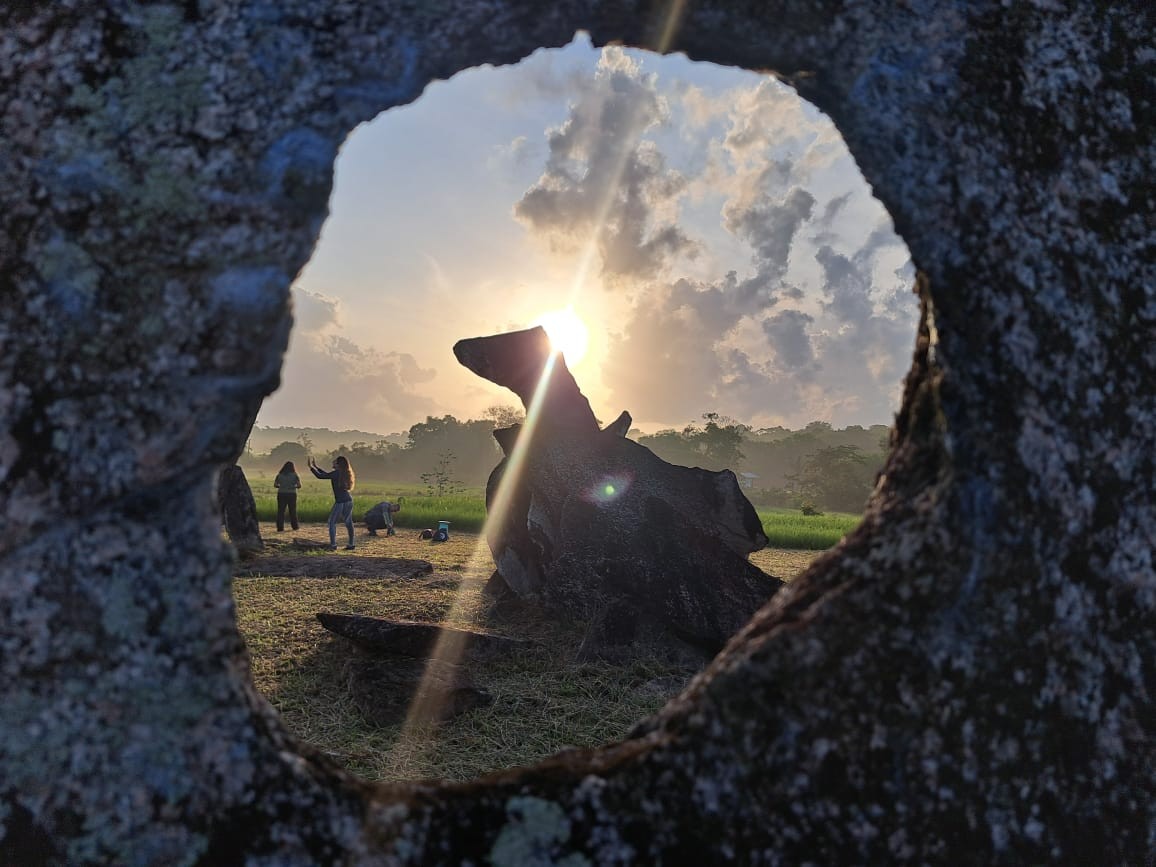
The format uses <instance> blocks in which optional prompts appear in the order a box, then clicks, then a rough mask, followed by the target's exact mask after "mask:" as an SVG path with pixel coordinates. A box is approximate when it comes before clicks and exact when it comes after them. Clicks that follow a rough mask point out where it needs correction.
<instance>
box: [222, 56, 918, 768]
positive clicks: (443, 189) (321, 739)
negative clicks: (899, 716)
mask: <svg viewBox="0 0 1156 867" xmlns="http://www.w3.org/2000/svg"><path fill="white" fill-rule="evenodd" d="M911 285H912V269H911V266H910V260H909V256H908V252H907V249H906V247H905V245H904V244H903V242H902V241H901V240H900V238H899V237H898V236H897V235H896V234H895V233H894V230H893V228H892V224H891V220H890V218H889V217H888V216H887V214H886V213H885V211H884V209H883V207H882V206H881V205H880V204H879V202H877V201H876V200H875V199H874V198H872V196H871V195H870V191H869V190H868V188H867V185H866V183H865V182H864V180H863V178H862V176H861V175H860V174H859V171H858V169H857V168H856V166H855V164H854V161H853V160H852V158H851V156H850V155H849V153H848V152H847V149H846V147H845V145H844V143H843V141H842V138H841V137H840V135H839V134H838V132H837V131H836V129H835V127H834V125H833V124H832V123H831V122H830V120H829V119H827V118H826V117H825V116H824V115H822V114H821V113H820V112H819V111H818V110H817V109H815V108H814V107H813V106H811V105H809V104H808V103H806V102H804V101H802V100H801V99H799V98H798V96H797V95H796V94H795V92H794V91H793V90H792V89H790V88H789V87H787V86H785V85H783V84H781V83H780V82H778V81H776V80H774V79H773V78H770V77H767V76H764V75H759V74H755V73H751V72H747V71H743V70H736V69H730V68H724V67H718V66H714V65H712V64H705V63H694V62H690V61H688V60H687V59H686V58H685V57H682V56H675V55H671V56H659V55H656V54H651V53H647V52H643V51H634V50H623V49H619V48H613V47H612V48H607V49H604V50H597V49H595V48H593V47H592V46H591V44H590V43H589V41H588V40H587V39H586V38H585V37H583V36H582V35H579V36H578V37H577V38H576V39H575V41H574V42H573V43H571V44H570V45H569V46H567V47H565V48H562V49H556V50H542V51H539V52H536V53H535V54H533V55H532V56H530V57H529V58H527V59H526V60H524V61H523V62H522V63H520V64H517V65H516V66H509V67H502V68H478V69H472V70H468V71H466V72H463V73H461V74H459V75H457V76H455V77H454V78H453V79H452V80H450V81H448V82H438V83H434V84H432V85H430V86H429V88H428V89H427V90H426V92H425V94H424V95H423V96H422V97H421V98H420V99H419V100H418V101H417V102H415V103H413V104H411V105H409V106H405V107H402V108H397V109H393V110H390V111H388V112H386V113H384V114H383V115H382V116H380V117H378V118H377V119H376V120H375V121H373V122H372V123H367V124H364V125H362V126H361V127H359V128H358V129H357V130H355V131H354V132H353V133H352V134H351V135H350V136H349V138H348V140H347V141H346V143H345V145H344V147H343V149H342V151H341V154H340V156H339V158H338V161H337V165H336V168H335V186H334V192H333V196H332V200H331V214H330V217H329V219H328V221H327V222H326V224H325V226H324V229H323V231H322V234H321V238H320V241H319V243H318V246H317V249H316V251H315V254H314V256H313V259H312V260H311V262H310V263H309V265H308V266H307V267H306V268H305V270H304V271H303V272H302V273H301V275H300V277H299V279H298V281H297V283H296V285H295V287H294V290H293V296H294V305H295V308H294V309H295V325H294V332H293V336H292V339H291V343H290V348H289V352H288V356H287V358H286V361H285V366H284V370H283V384H282V387H281V389H280V390H279V391H278V392H277V393H276V394H274V395H272V396H271V397H270V398H269V399H268V400H267V401H266V403H265V405H264V407H263V408H262V410H261V413H260V415H259V416H258V419H257V424H256V425H255V427H254V429H253V431H252V433H251V436H250V440H249V446H248V449H247V451H246V454H245V455H244V456H243V459H242V463H243V465H244V466H245V468H246V471H247V473H248V475H249V479H250V482H251V484H252V487H253V490H254V494H255V495H256V497H257V500H258V505H259V510H260V512H261V517H262V520H263V524H262V531H263V535H264V537H265V540H266V542H267V543H268V548H269V550H268V551H267V554H266V556H273V555H275V556H279V557H282V556H283V557H286V558H290V559H292V558H293V557H296V559H297V561H299V562H300V563H305V564H309V565H311V567H312V568H313V569H314V570H317V569H321V571H322V572H324V569H323V568H322V567H320V566H318V565H317V564H318V563H324V562H331V563H334V564H340V565H334V566H333V567H332V570H331V571H333V572H334V573H335V575H337V576H338V577H325V578H316V577H292V575H287V576H285V577H276V578H269V577H263V578H260V579H253V578H246V577H239V578H238V580H237V581H236V583H235V593H236V597H237V602H238V613H239V620H240V626H241V629H242V631H243V632H244V634H245V636H246V639H247V642H248V646H249V651H250V654H251V656H252V659H253V677H254V680H255V683H256V685H257V687H258V688H259V689H260V690H261V691H262V693H264V694H265V695H266V696H267V697H268V699H269V700H270V701H271V702H272V704H273V705H274V706H275V707H277V708H278V709H279V711H280V712H281V715H282V717H283V719H284V720H285V723H286V725H287V726H288V728H289V729H290V730H291V731H292V732H294V733H295V734H296V735H298V736H299V737H301V738H302V739H304V740H305V741H308V742H310V743H312V744H314V745H316V746H318V747H320V748H321V749H323V750H325V751H327V752H329V753H330V754H331V755H333V756H334V757H335V758H336V759H337V760H338V761H339V762H340V763H342V764H343V765H345V766H346V767H348V768H349V769H350V770H352V771H354V772H356V773H358V774H360V775H362V776H364V777H367V778H370V779H380V780H397V779H414V778H427V777H445V778H455V779H460V778H468V777H472V776H475V775H477V774H479V773H482V772H485V771H489V770H493V769H497V768H501V767H506V766H510V765H514V764H526V763H531V762H534V761H536V760H537V759H539V758H541V757H543V756H545V755H549V754H552V753H554V752H556V751H558V750H559V749H561V748H563V747H565V746H594V745H598V744H601V743H604V742H606V741H609V740H615V739H618V738H621V737H622V736H624V735H625V734H626V732H627V731H628V730H629V728H630V727H631V725H632V724H633V723H634V722H635V721H637V720H638V719H640V718H642V717H644V716H646V715H647V714H649V713H651V712H653V711H655V710H656V709H657V708H659V707H660V706H661V705H662V704H663V703H664V702H665V701H666V700H667V699H668V698H669V697H670V696H671V695H672V694H674V693H675V692H677V691H678V689H679V688H680V687H681V686H682V685H683V684H684V683H685V682H686V679H687V676H688V667H687V666H688V663H687V662H686V661H685V660H673V661H672V660H671V659H668V658H660V657H648V656H646V655H635V656H632V657H630V658H627V659H624V660H618V661H614V660H609V661H608V660H605V659H601V660H595V661H588V662H577V661H576V653H577V651H578V649H579V647H580V646H581V645H582V642H583V640H584V635H585V633H584V627H583V626H581V625H578V624H571V625H567V624H565V623H562V622H560V621H559V620H558V619H557V618H546V617H543V616H542V614H541V612H539V611H538V610H536V609H534V608H533V607H532V606H517V605H510V606H498V607H497V608H495V607H494V606H491V605H489V604H488V603H486V602H485V601H484V599H483V595H482V590H483V585H484V584H485V582H486V581H487V579H488V578H489V576H490V574H491V573H492V572H493V570H494V563H493V560H492V558H491V554H490V550H489V548H488V547H487V545H486V543H485V539H484V536H483V535H481V532H480V531H481V530H482V524H483V521H484V518H485V509H484V504H483V490H484V487H485V484H486V478H487V476H488V474H489V473H490V471H491V470H492V469H493V467H494V466H495V464H496V463H497V462H498V460H499V459H500V457H501V452H500V451H499V449H498V447H497V445H496V443H495V441H494V439H493V437H492V433H491V432H492V430H493V429H494V428H495V427H503V426H506V425H507V424H509V423H510V422H511V421H517V420H521V418H522V408H521V406H520V404H519V403H518V400H517V399H516V398H515V397H514V396H513V394H512V393H511V392H509V391H506V390H505V389H502V388H499V387H498V386H496V385H493V384H491V383H489V382H487V381H485V380H483V379H481V378H479V377H478V376H476V375H475V374H473V373H471V372H470V371H469V370H467V369H465V368H464V367H462V366H461V365H460V364H458V362H457V361H456V359H455V358H454V355H453V353H452V347H453V345H454V343H455V342H456V341H457V340H459V339H462V338H467V337H474V336H482V335H488V334H495V333H499V332H505V331H511V330H517V329H522V328H526V327H529V326H531V325H534V324H543V325H544V327H545V328H546V329H547V330H548V331H549V332H550V334H551V337H552V338H553V339H554V340H555V341H556V342H557V343H558V344H559V346H560V348H561V349H562V350H563V351H564V352H565V354H566V357H567V361H568V363H569V366H570V368H571V370H572V372H573V374H574V376H575V377H576V379H577V382H578V385H579V387H580V388H581V390H582V392H583V393H584V394H585V395H586V396H587V397H588V398H589V400H590V403H591V406H592V409H593V410H594V413H595V415H596V416H597V417H598V419H599V420H600V421H601V422H602V423H603V424H606V423H609V422H610V421H612V420H614V419H615V418H616V417H617V416H618V414H619V412H621V411H622V410H627V411H629V412H630V413H631V415H632V417H633V426H632V429H631V431H630V434H629V436H630V438H632V439H634V440H636V441H637V442H639V443H642V444H643V445H646V446H648V447H649V448H651V449H652V450H653V451H654V452H655V453H656V454H657V455H659V456H660V457H662V458H664V459H666V460H668V461H670V462H672V463H676V464H682V465H687V466H701V467H704V468H708V469H724V468H726V469H731V470H733V471H734V472H735V473H736V474H737V475H738V478H739V479H740V483H741V485H742V487H743V488H744V492H745V493H746V495H747V496H748V498H749V499H750V500H751V501H752V502H753V503H754V504H755V506H756V507H758V509H759V512H760V517H762V518H764V524H765V525H766V526H767V528H768V535H769V536H770V538H771V543H770V547H768V548H767V549H765V550H763V551H758V552H756V553H754V554H753V555H751V561H752V562H754V563H756V565H758V566H760V568H763V569H764V570H766V571H767V572H770V573H771V574H775V575H778V576H780V577H783V578H785V579H789V578H791V577H792V576H793V575H794V574H797V573H798V572H799V571H800V570H801V569H802V568H804V567H805V565H806V564H807V563H808V562H809V561H810V560H811V559H813V557H814V556H816V554H817V553H818V552H819V551H821V550H822V549H824V548H826V547H829V546H830V545H831V544H833V543H834V542H835V541H836V540H837V539H838V538H839V536H840V535H841V534H842V533H843V532H845V531H846V530H847V529H849V527H850V526H852V525H853V524H854V523H855V522H856V521H857V516H858V514H859V513H860V512H861V510H862V507H863V504H864V502H865V500H866V497H867V495H868V493H869V491H870V489H871V486H872V485H873V482H874V475H875V472H876V470H877V469H878V468H879V467H880V466H881V464H882V461H883V453H884V451H885V450H886V437H887V432H888V427H889V424H890V422H891V419H892V415H893V412H894V410H895V408H896V407H897V405H898V398H899V393H900V383H901V378H902V377H903V375H904V374H905V372H906V370H907V368H908V366H909V363H910V357H911V352H912V348H913V342H914V341H913V334H914V325H915V322H916V319H917V314H918V310H917V306H918V305H917V303H916V300H915V298H914V296H913V295H912V292H911ZM337 454H344V455H346V456H348V457H349V459H350V461H351V462H352V465H353V467H354V470H355V473H356V477H357V483H356V486H355V488H354V491H353V496H354V503H355V505H354V519H355V521H356V522H357V523H356V524H355V542H356V544H357V549H356V550H355V551H354V552H351V553H349V554H348V557H349V558H356V560H357V561H358V563H359V564H360V567H363V568H364V569H365V570H367V574H368V575H369V576H370V577H364V576H359V575H355V574H351V570H352V569H353V567H350V566H349V565H348V563H349V560H347V559H346V557H347V552H345V551H343V550H341V547H342V546H343V545H344V544H345V542H346V538H345V528H344V527H343V526H341V525H339V526H338V527H337V537H336V541H337V544H338V547H339V550H338V551H337V552H335V553H330V552H320V553H319V552H310V551H303V550H299V549H297V548H294V547H293V546H292V544H291V540H292V539H294V538H298V539H305V540H311V541H313V542H318V543H323V542H328V528H327V526H326V524H325V521H326V519H327V516H328V514H329V510H330V506H331V504H332V501H333V498H332V494H331V491H330V485H329V483H328V482H327V481H324V480H319V479H315V478H314V477H313V476H312V475H311V474H310V473H309V471H308V470H307V468H306V457H307V456H309V455H311V456H314V457H316V458H317V460H318V462H319V463H320V464H321V466H322V467H323V468H325V469H328V468H329V467H330V465H331V462H332V460H333V458H334V457H335V456H336V455H337ZM286 461H293V462H294V463H295V465H296V470H297V472H298V474H299V476H300V478H301V484H302V488H301V492H300V494H299V495H298V503H297V508H298V514H299V519H300V521H301V527H300V529H299V530H297V531H294V530H293V529H292V527H291V526H290V522H289V520H288V518H286V521H285V529H284V531H283V532H278V531H277V530H276V528H275V526H274V522H273V514H274V512H275V511H276V494H275V492H274V488H273V480H274V476H275V475H276V474H277V471H278V470H279V469H280V468H281V467H282V465H283V464H284V463H285V462H286ZM621 484H622V481H621V480H617V479H607V480H606V483H605V485H604V486H603V487H602V488H601V489H600V493H601V494H602V495H604V496H605V497H613V496H615V495H617V493H618V491H619V488H620V486H621ZM399 497H403V498H404V502H403V507H402V511H401V512H400V513H398V515H397V524H398V528H397V533H396V535H394V536H387V535H386V534H385V531H380V532H379V533H378V535H377V536H376V537H372V536H370V535H369V534H368V532H367V529H366V526H365V524H364V523H362V522H363V516H364V514H365V512H366V511H367V510H368V509H369V508H370V507H371V506H373V505H374V504H375V503H377V502H378V501H382V500H389V501H396V500H397V499H398V498H399ZM807 512H819V513H823V514H804V513H807ZM442 519H444V520H449V521H450V536H449V541H447V542H445V543H441V544H436V543H433V542H431V541H429V540H426V539H422V538H420V537H419V535H418V531H419V530H420V529H422V528H425V527H429V528H436V527H437V521H438V520H442ZM326 558H329V559H328V561H327V560H326ZM404 558H416V559H425V560H428V561H430V562H431V563H432V564H433V572H432V573H429V574H420V575H417V577H411V576H410V575H409V574H408V573H406V567H405V565H404V564H402V565H398V563H399V562H400V561H401V560H402V559H404ZM286 563H289V560H284V561H282V564H281V566H280V567H279V568H280V569H281V570H282V571H287V572H288V571H289V570H290V567H291V565H292V564H290V565H285V564H286ZM366 564H369V565H366ZM383 564H385V565H383ZM293 568H296V567H293ZM374 569H377V570H378V572H376V573H375V572H374V571H373V570H374ZM268 571H269V572H272V573H276V571H277V570H276V569H272V570H268ZM345 573H350V574H345ZM498 609H501V611H500V613H496V612H498ZM319 611H328V612H334V613H340V614H352V615H368V616H372V617H379V618H389V619H395V620H405V621H421V622H431V623H439V622H446V623H448V624H450V625H453V626H457V627H462V628H470V629H483V630H490V631H493V632H496V633H500V634H502V635H506V636H512V637H515V638H518V639H524V640H527V641H529V642H531V643H530V644H526V645H519V646H517V647H515V648H513V649H509V648H506V649H501V650H498V651H495V652H494V653H492V654H490V655H488V656H486V655H478V654H473V655H471V654H469V653H467V654H465V655H464V656H463V654H462V653H461V651H460V648H458V647H455V646H452V644H453V642H446V641H444V640H443V641H442V642H441V643H440V644H439V646H438V651H437V653H438V656H439V657H440V662H441V663H445V664H444V665H439V666H432V667H430V669H429V671H428V672H427V673H426V677H425V680H423V681H422V684H423V685H422V687H421V692H420V694H419V695H418V696H417V698H415V699H414V700H413V701H410V700H409V696H410V694H411V693H412V692H413V683H411V682H410V681H413V682H416V680H415V679H416V678H417V677H419V676H420V675H421V674H422V672H423V671H424V670H425V664H424V663H409V662H404V661H400V660H399V658H396V657H387V658H383V659H384V661H381V660H372V659H370V658H368V657H363V656H359V655H358V654H356V653H354V651H353V650H352V646H351V645H350V644H349V643H348V642H347V641H346V640H345V639H343V638H337V637H334V636H332V635H331V634H330V633H329V632H327V631H326V630H325V629H323V628H322V627H321V625H320V624H319V623H318V621H317V619H316V618H315V614H316V613H317V612H319ZM453 663H458V664H459V665H458V667H457V669H453V668H451V667H450V665H451V664H453ZM434 668H437V670H436V671H434ZM415 672H416V673H415ZM463 673H464V676H460V675H462V674H463ZM407 679H408V680H407ZM471 684H472V687H475V688H476V690H475V691H471ZM477 690H481V691H482V692H478V691H477ZM483 692H484V694H483ZM435 693H437V694H438V695H434V694H435ZM431 696H433V697H432V698H431ZM439 696H440V697H439ZM439 702H440V705H439V704H438V703H439ZM447 705H448V706H449V710H446V707H447ZM431 708H432V710H431ZM439 710H442V711H445V712H447V713H449V712H450V711H455V710H456V711H462V712H461V713H460V714H459V715H457V716H454V717H453V718H452V719H450V720H449V721H447V722H443V723H442V724H440V725H435V724H432V723H430V722H428V720H427V719H426V718H425V717H427V716H428V715H429V714H431V713H435V714H436V713H437V712H438V711H439Z"/></svg>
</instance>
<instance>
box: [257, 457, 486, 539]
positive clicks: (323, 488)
mask: <svg viewBox="0 0 1156 867" xmlns="http://www.w3.org/2000/svg"><path fill="white" fill-rule="evenodd" d="M298 475H300V476H301V490H299V491H298V492H297V519H298V520H299V521H301V522H302V523H315V522H319V521H328V520H329V510H330V509H331V508H333V488H332V487H331V486H330V484H329V482H328V481H324V480H322V479H315V478H313V476H312V475H310V474H309V473H308V471H307V472H305V473H304V474H302V473H298ZM249 487H251V488H252V489H253V499H254V500H256V501H257V518H258V520H261V521H274V520H276V518H277V490H276V488H274V487H273V476H272V475H266V474H260V473H254V474H252V475H251V476H250V477H249ZM399 498H403V499H402V509H401V511H400V512H398V513H397V514H395V515H394V517H393V522H394V524H395V525H396V526H398V527H410V528H414V529H422V528H424V527H430V528H433V527H436V526H437V523H438V521H449V522H450V529H451V530H461V531H462V532H468V533H477V532H480V531H481V529H482V526H483V525H484V524H485V522H486V500H485V494H484V492H483V491H481V490H477V489H475V490H467V491H466V492H464V493H460V494H448V495H446V496H441V497H436V496H434V497H431V496H429V495H428V494H427V493H426V491H425V489H424V488H422V487H420V486H418V485H397V484H391V483H384V484H383V483H381V482H365V483H362V482H361V481H358V483H357V484H356V485H355V486H354V489H353V520H355V521H360V520H361V519H362V516H363V515H364V514H365V513H366V512H367V511H368V510H369V508H370V507H371V506H374V505H376V504H377V503H380V502H381V501H382V500H389V501H391V502H397V501H398V499H399Z"/></svg>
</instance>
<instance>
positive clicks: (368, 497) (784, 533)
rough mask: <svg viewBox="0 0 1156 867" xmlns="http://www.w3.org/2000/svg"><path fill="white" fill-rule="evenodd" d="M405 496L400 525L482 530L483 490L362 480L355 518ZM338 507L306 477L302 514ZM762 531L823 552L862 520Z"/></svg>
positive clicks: (788, 516)
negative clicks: (439, 490) (434, 491)
mask: <svg viewBox="0 0 1156 867" xmlns="http://www.w3.org/2000/svg"><path fill="white" fill-rule="evenodd" d="M249 485H250V487H251V488H252V489H253V498H254V499H255V500H256V501H257V517H258V518H259V519H260V520H262V521H273V520H275V519H276V517H277V491H276V489H275V488H274V487H273V476H272V475H262V474H252V475H250V477H249ZM398 497H404V498H405V501H404V505H403V507H402V510H401V511H400V512H398V513H397V514H396V515H395V516H394V523H395V524H396V525H397V526H398V527H408V528H412V529H421V528H424V527H436V526H437V522H438V521H449V522H450V527H451V529H453V530H459V531H462V532H469V533H480V532H481V530H482V527H483V526H485V522H486V506H485V494H484V492H483V491H481V490H478V489H473V490H468V491H466V492H464V493H461V494H452V495H449V496H444V497H431V496H428V495H427V494H426V491H425V489H424V488H422V487H420V486H417V485H397V484H382V483H379V482H367V483H360V482H359V483H358V485H357V486H356V488H355V489H354V491H353V503H354V506H353V519H354V520H355V521H360V520H361V516H362V515H364V514H365V512H366V510H367V509H369V507H370V506H372V505H374V504H375V503H378V502H380V501H382V500H391V501H394V502H396V501H397V498H398ZM332 506H333V494H332V489H331V487H330V485H329V482H327V481H322V480H320V479H315V478H313V476H312V475H310V474H309V473H305V474H304V475H302V476H301V491H300V492H299V493H298V495H297V516H298V519H299V520H301V521H305V522H318V521H327V520H328V519H329V510H330V508H331V507H332ZM758 514H759V519H760V520H761V521H762V522H763V531H764V532H765V533H766V534H767V538H768V539H770V543H769V544H770V546H771V547H772V548H789V549H794V550H813V551H822V550H825V549H827V548H830V547H831V546H832V545H835V544H836V543H837V542H838V541H839V540H840V539H842V538H843V536H844V535H846V534H847V533H848V532H849V531H851V530H852V529H854V528H855V527H856V526H857V525H858V523H859V521H860V516H859V515H851V514H847V513H844V512H829V513H827V514H824V515H803V514H802V513H801V512H800V511H799V510H798V509H769V508H761V509H758Z"/></svg>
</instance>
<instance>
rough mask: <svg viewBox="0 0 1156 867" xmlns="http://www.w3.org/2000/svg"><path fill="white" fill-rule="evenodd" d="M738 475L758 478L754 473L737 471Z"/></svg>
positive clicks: (745, 477) (746, 477)
mask: <svg viewBox="0 0 1156 867" xmlns="http://www.w3.org/2000/svg"><path fill="white" fill-rule="evenodd" d="M739 475H740V476H742V477H743V478H744V479H757V478H758V476H757V475H755V474H754V473H739Z"/></svg>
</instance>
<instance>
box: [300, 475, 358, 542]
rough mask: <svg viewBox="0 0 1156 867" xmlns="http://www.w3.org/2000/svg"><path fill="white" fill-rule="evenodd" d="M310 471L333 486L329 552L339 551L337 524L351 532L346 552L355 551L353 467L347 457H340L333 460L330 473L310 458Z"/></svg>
mask: <svg viewBox="0 0 1156 867" xmlns="http://www.w3.org/2000/svg"><path fill="white" fill-rule="evenodd" d="M309 469H310V471H311V472H312V473H313V475H315V476H316V477H317V478H319V479H329V483H330V484H331V485H333V508H332V509H331V510H330V511H329V550H330V551H336V550H337V522H338V521H340V522H341V523H343V524H345V528H346V529H347V530H349V544H348V545H346V546H345V550H346V551H352V550H353V495H352V494H350V493H349V492H350V491H352V490H353V484H354V476H353V467H351V466H350V465H349V459H348V458H347V457H345V455H338V456H337V457H336V458H334V459H333V469H332V470H331V471H329V472H326V471H325V470H323V469H321V468H320V467H319V466H317V462H316V461H315V460H313V458H312V457H310V458H309Z"/></svg>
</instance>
